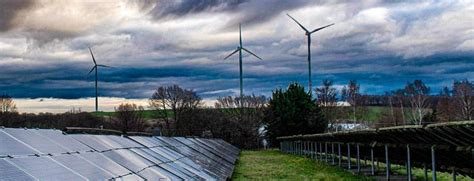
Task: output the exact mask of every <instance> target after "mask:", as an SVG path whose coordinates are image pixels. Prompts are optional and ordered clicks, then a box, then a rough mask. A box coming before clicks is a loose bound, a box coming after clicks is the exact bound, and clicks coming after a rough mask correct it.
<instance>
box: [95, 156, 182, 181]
mask: <svg viewBox="0 0 474 181" xmlns="http://www.w3.org/2000/svg"><path fill="white" fill-rule="evenodd" d="M104 155H105V156H107V157H109V158H110V159H112V160H113V161H115V162H117V163H118V164H120V165H122V166H124V167H126V168H128V169H129V170H132V171H133V172H139V173H138V175H140V176H142V177H143V178H145V179H152V180H153V179H175V180H180V178H178V177H176V176H173V175H166V173H165V172H164V171H163V170H161V169H159V168H158V167H156V166H155V164H154V163H152V162H150V161H148V160H145V159H143V158H141V157H139V156H138V155H136V154H135V153H133V152H132V151H130V150H113V151H109V152H104Z"/></svg>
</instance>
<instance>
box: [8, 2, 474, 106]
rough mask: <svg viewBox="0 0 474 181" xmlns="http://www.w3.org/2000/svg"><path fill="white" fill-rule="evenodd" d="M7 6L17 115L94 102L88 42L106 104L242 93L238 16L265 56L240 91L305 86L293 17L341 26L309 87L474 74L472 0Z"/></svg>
mask: <svg viewBox="0 0 474 181" xmlns="http://www.w3.org/2000/svg"><path fill="white" fill-rule="evenodd" d="M114 2H115V1H114ZM269 3H272V5H271V6H268V4H269ZM0 5H1V6H0V10H1V11H2V12H4V17H3V18H4V19H3V20H0V68H1V69H2V71H1V72H0V93H2V94H8V95H10V96H12V97H13V98H14V101H15V102H16V103H17V107H18V109H19V111H20V112H25V111H24V110H27V111H26V112H34V113H38V112H43V111H44V110H50V111H46V112H56V111H59V110H61V111H62V110H65V111H67V110H70V109H72V108H73V107H76V108H83V109H84V110H92V108H93V106H94V105H93V104H94V103H93V100H92V99H93V96H94V79H93V77H92V76H87V73H88V71H89V70H90V69H91V68H92V66H93V62H92V59H91V57H90V54H89V50H88V47H91V49H92V51H93V52H94V56H95V59H96V60H97V63H98V64H105V65H109V66H112V67H113V68H111V69H101V70H100V72H99V102H100V107H101V108H100V109H101V110H104V111H107V110H111V109H112V108H113V107H115V106H118V104H120V103H122V102H133V101H135V102H134V103H136V104H139V105H144V104H145V103H144V102H146V101H145V100H147V99H148V98H149V97H150V96H151V95H152V93H153V91H154V90H155V89H156V88H158V87H159V86H161V85H172V84H177V85H179V86H181V87H184V88H188V89H193V90H195V91H196V92H197V93H198V95H199V96H201V97H202V98H203V100H205V102H206V104H210V102H212V101H213V100H215V99H216V98H218V97H221V96H237V95H238V92H239V69H238V58H237V56H233V57H230V58H229V59H227V60H224V57H225V56H226V55H228V54H229V53H231V52H232V51H233V50H235V47H236V46H238V38H239V29H238V25H239V23H242V38H243V44H244V46H245V47H247V48H248V49H249V50H251V51H252V52H253V53H255V54H257V55H258V56H260V57H261V58H262V59H263V60H258V59H256V58H255V57H252V56H251V55H245V56H244V60H243V72H244V73H243V74H244V94H247V95H248V94H256V95H265V96H267V97H269V96H270V95H271V93H272V91H273V90H275V89H277V88H285V87H287V86H288V84H289V83H291V82H297V83H299V84H301V85H303V86H305V88H307V87H306V85H307V82H308V80H307V79H308V78H307V74H308V72H307V60H306V55H307V52H306V43H307V42H306V37H305V36H304V32H303V31H302V30H301V28H300V27H298V25H297V24H295V22H293V21H292V20H291V19H290V18H288V17H287V16H286V13H289V14H291V16H293V17H294V18H296V19H297V20H298V21H299V22H300V23H301V24H303V25H304V26H305V27H307V28H308V29H314V28H317V27H321V26H324V25H327V24H330V23H335V25H333V26H331V27H328V28H326V29H324V30H321V31H319V32H316V33H314V34H313V35H312V47H311V51H312V56H311V57H312V67H313V68H312V79H313V89H314V88H315V87H317V86H320V85H321V82H322V80H324V79H330V80H333V81H334V86H335V87H336V88H338V89H340V88H341V87H342V86H344V85H346V84H347V82H348V81H349V80H356V81H357V82H358V83H359V84H360V88H361V93H364V94H372V95H381V94H384V92H386V91H392V90H395V89H399V88H403V87H404V85H405V84H406V83H407V82H409V81H413V80H415V79H420V80H423V82H425V83H426V84H427V85H428V86H430V87H431V93H432V94H437V93H438V92H439V90H441V89H442V88H443V87H444V86H448V87H451V86H452V84H453V82H454V81H456V80H464V79H467V80H470V81H472V80H473V79H472V77H474V71H472V70H474V36H473V33H474V24H473V23H472V22H473V19H472V17H474V4H473V3H470V2H469V1H443V2H432V1H422V2H384V1H370V2H369V1H366V2H362V3H355V2H330V3H324V2H314V1H305V0H298V1H271V0H260V1H258V0H249V1H201V2H195V1H172V2H164V1H146V2H145V1H117V2H116V3H110V2H105V1H102V2H100V3H91V2H81V1H68V2H61V1H53V2H47V1H42V0H31V1H18V2H13V1H12V2H10V1H8V2H0ZM71 12H73V13H71ZM469 17H471V18H469ZM40 100H43V101H40ZM44 100H47V101H46V102H45V101H44ZM48 101H50V102H48ZM39 102H42V103H39ZM47 103H48V104H47ZM113 104H117V105H113ZM65 105H67V106H65ZM112 110H113V109H112ZM65 111H62V112H65Z"/></svg>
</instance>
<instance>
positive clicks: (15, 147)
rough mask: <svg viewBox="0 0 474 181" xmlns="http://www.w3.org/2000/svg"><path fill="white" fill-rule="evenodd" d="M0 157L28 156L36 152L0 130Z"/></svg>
mask: <svg viewBox="0 0 474 181" xmlns="http://www.w3.org/2000/svg"><path fill="white" fill-rule="evenodd" d="M0 145H1V146H0V156H5V155H30V154H36V153H38V152H36V151H34V150H33V149H31V148H29V147H28V146H27V145H25V144H23V143H21V142H19V141H18V140H16V139H15V138H14V137H11V136H10V135H8V134H7V133H5V132H3V130H2V129H0Z"/></svg>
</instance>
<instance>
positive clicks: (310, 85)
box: [286, 14, 334, 93]
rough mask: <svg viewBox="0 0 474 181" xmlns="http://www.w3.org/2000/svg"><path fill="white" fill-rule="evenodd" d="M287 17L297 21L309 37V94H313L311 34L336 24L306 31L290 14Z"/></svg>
mask: <svg viewBox="0 0 474 181" xmlns="http://www.w3.org/2000/svg"><path fill="white" fill-rule="evenodd" d="M286 15H288V17H290V18H291V19H292V20H293V21H295V22H296V24H298V25H299V26H300V27H301V28H302V29H303V30H304V31H305V35H306V36H307V37H308V74H309V75H308V86H309V92H310V93H312V92H313V90H312V82H311V34H313V33H314V32H317V31H319V30H322V29H324V28H327V27H330V26H332V25H334V23H332V24H329V25H326V26H323V27H319V28H316V29H314V30H313V31H308V29H306V28H305V27H304V26H303V25H301V24H300V23H299V22H298V21H296V19H295V18H293V17H291V16H290V15H289V14H286Z"/></svg>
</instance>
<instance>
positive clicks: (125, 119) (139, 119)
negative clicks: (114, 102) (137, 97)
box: [115, 103, 145, 133]
mask: <svg viewBox="0 0 474 181" xmlns="http://www.w3.org/2000/svg"><path fill="white" fill-rule="evenodd" d="M143 111H144V108H143V107H142V106H137V105H136V104H128V103H126V104H120V106H119V107H118V108H116V109H115V112H116V113H117V115H116V117H117V119H118V120H119V121H120V122H119V126H120V129H121V131H122V132H123V133H126V132H129V131H143V129H144V128H145V120H144V117H143Z"/></svg>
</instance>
